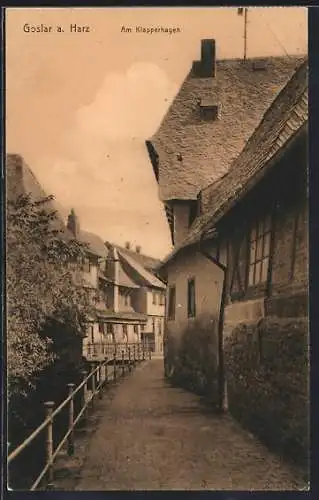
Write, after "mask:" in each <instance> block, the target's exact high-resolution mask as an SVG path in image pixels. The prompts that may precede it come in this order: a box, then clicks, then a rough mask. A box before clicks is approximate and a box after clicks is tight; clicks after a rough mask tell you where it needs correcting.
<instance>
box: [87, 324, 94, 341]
mask: <svg viewBox="0 0 319 500" xmlns="http://www.w3.org/2000/svg"><path fill="white" fill-rule="evenodd" d="M88 334H89V337H90V340H91V342H92V343H93V342H94V328H93V326H92V325H90V326H89V332H88Z"/></svg>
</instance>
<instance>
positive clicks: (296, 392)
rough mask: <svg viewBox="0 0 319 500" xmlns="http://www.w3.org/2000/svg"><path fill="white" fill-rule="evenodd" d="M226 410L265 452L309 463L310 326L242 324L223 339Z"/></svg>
mask: <svg viewBox="0 0 319 500" xmlns="http://www.w3.org/2000/svg"><path fill="white" fill-rule="evenodd" d="M224 348H225V363H226V373H227V392H228V406H229V410H230V412H231V413H232V414H233V416H234V417H235V418H236V419H238V420H239V421H240V422H241V423H242V424H243V425H244V426H245V427H246V428H247V429H249V430H251V431H252V432H253V433H254V434H256V435H257V436H258V437H259V438H260V439H261V440H262V441H264V442H265V444H267V445H268V446H269V447H271V448H273V449H274V450H276V451H277V452H280V453H282V454H284V455H286V456H287V457H288V458H290V459H293V460H294V461H296V462H298V463H300V464H302V465H304V466H306V465H307V463H308V453H309V452H308V449H309V439H308V427H309V422H308V411H309V407H308V321H307V320H306V319H304V318H301V319H300V318H298V319H296V318H289V319H275V318H268V319H264V320H262V321H261V322H259V323H255V324H250V325H247V324H242V325H239V326H238V327H237V328H235V329H234V330H233V332H232V334H231V336H230V337H229V338H227V339H226V340H225V346H224Z"/></svg>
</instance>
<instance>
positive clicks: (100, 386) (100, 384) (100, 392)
mask: <svg viewBox="0 0 319 500" xmlns="http://www.w3.org/2000/svg"><path fill="white" fill-rule="evenodd" d="M102 363H103V362H102V361H99V370H98V374H99V398H100V399H102Z"/></svg>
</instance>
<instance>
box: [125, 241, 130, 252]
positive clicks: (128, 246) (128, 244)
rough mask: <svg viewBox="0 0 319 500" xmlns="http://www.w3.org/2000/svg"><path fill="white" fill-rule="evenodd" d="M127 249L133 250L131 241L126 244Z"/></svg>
mask: <svg viewBox="0 0 319 500" xmlns="http://www.w3.org/2000/svg"><path fill="white" fill-rule="evenodd" d="M125 248H126V249H127V250H130V248H131V243H130V242H129V241H127V242H126V243H125Z"/></svg>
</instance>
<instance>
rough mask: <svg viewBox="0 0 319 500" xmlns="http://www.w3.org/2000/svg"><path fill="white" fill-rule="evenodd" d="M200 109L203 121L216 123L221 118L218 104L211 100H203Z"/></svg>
mask: <svg viewBox="0 0 319 500" xmlns="http://www.w3.org/2000/svg"><path fill="white" fill-rule="evenodd" d="M199 108H200V117H201V119H202V120H206V121H214V120H217V119H218V118H219V109H218V104H216V103H215V102H213V101H211V100H210V99H202V100H201V101H200V103H199Z"/></svg>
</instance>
